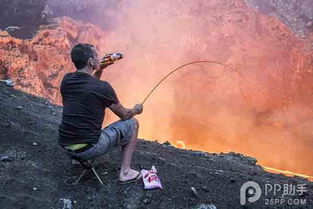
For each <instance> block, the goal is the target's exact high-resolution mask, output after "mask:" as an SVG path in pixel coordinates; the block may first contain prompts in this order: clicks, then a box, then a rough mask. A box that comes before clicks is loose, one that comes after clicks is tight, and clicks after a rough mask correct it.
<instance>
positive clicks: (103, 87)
mask: <svg viewBox="0 0 313 209" xmlns="http://www.w3.org/2000/svg"><path fill="white" fill-rule="evenodd" d="M61 94H62V99H63V115H62V123H61V125H60V126H59V144H60V145H62V146H66V145H70V144H76V143H94V142H97V141H98V139H99V137H100V134H101V128H102V123H103V119H104V114H105V113H104V110H105V108H106V107H109V106H111V104H113V103H117V102H118V99H117V96H116V94H115V91H114V89H113V88H112V86H111V85H110V84H109V83H108V82H106V81H101V80H98V79H96V78H94V77H93V76H91V75H89V74H87V73H82V72H74V73H68V74H66V75H65V76H64V78H63V80H62V84H61Z"/></svg>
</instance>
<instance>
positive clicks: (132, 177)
mask: <svg viewBox="0 0 313 209" xmlns="http://www.w3.org/2000/svg"><path fill="white" fill-rule="evenodd" d="M140 178H141V173H140V172H139V171H136V170H133V169H129V170H128V171H124V172H123V171H121V172H120V177H119V183H120V184H123V183H130V182H133V181H137V180H138V179H140Z"/></svg>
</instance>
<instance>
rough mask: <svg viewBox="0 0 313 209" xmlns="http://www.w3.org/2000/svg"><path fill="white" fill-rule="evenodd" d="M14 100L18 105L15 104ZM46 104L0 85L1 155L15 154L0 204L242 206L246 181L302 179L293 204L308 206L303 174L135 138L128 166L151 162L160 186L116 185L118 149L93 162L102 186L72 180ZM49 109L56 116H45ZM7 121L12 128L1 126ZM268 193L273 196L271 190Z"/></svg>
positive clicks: (312, 198) (312, 193)
mask: <svg viewBox="0 0 313 209" xmlns="http://www.w3.org/2000/svg"><path fill="white" fill-rule="evenodd" d="M18 106H21V107H23V108H22V109H21V110H17V107H18ZM48 106H49V103H48V102H47V100H46V99H42V98H39V97H35V96H32V95H28V94H25V93H22V92H19V91H16V90H14V89H12V88H9V87H7V86H5V85H4V84H0V111H1V114H0V115H1V117H0V143H1V147H0V153H1V154H2V155H3V156H9V158H11V159H14V160H12V161H11V162H0V181H1V184H0V208H1V209H16V208H69V207H73V208H83V209H88V208H90V209H91V208H93V209H94V208H97V209H98V208H99V209H100V208H166V209H167V208H175V209H176V208H212V207H211V206H212V205H214V206H216V208H219V209H220V208H230V206H231V208H241V206H240V204H239V191H240V187H241V186H242V184H243V183H245V182H246V181H248V180H252V181H255V182H258V183H259V184H260V185H264V184H265V183H276V184H294V185H295V184H306V185H307V190H308V191H307V192H306V193H305V196H304V197H305V199H306V206H305V207H303V206H302V205H301V206H294V207H293V208H306V207H307V208H312V207H313V183H312V182H309V181H307V180H304V179H301V178H290V177H285V176H283V175H276V174H271V173H267V172H265V171H264V170H263V169H262V168H261V167H260V166H256V165H255V164H254V163H251V160H249V159H250V158H247V157H245V156H243V155H240V154H235V153H230V154H223V155H218V154H209V153H207V154H206V156H202V155H199V156H198V155H194V152H193V151H188V150H181V149H176V148H174V147H172V146H164V145H162V144H158V143H155V142H148V141H144V140H140V142H139V147H138V150H137V151H136V154H135V156H134V168H136V169H139V168H150V167H151V165H155V166H156V167H157V169H158V173H159V176H160V179H161V181H162V183H163V187H164V189H163V190H152V191H145V190H144V189H143V185H142V182H137V183H134V184H129V185H119V184H117V182H116V179H117V175H118V169H119V161H120V160H119V156H120V149H119V148H116V149H113V150H112V151H111V152H109V153H108V154H107V155H105V156H103V157H101V158H99V159H98V161H97V164H96V168H97V171H98V173H99V174H100V176H101V177H102V179H103V180H104V182H105V185H104V186H101V185H99V183H98V181H97V179H96V178H95V176H93V175H87V176H86V177H84V178H83V180H82V181H81V182H80V183H79V184H78V185H76V186H73V185H72V183H73V182H74V181H75V179H76V178H77V177H78V175H79V174H80V172H81V169H80V168H79V167H78V168H77V167H74V166H72V164H71V161H70V159H69V158H68V156H67V155H66V154H65V153H64V152H63V150H62V149H61V148H60V147H59V146H58V145H57V142H56V136H57V128H58V124H59V123H60V118H61V111H62V109H61V107H58V106H52V105H51V107H50V108H48ZM51 109H52V110H53V112H55V113H56V115H53V114H51ZM8 123H10V126H6V124H8ZM30 123H31V124H32V125H29V124H30ZM34 143H36V145H34ZM160 159H161V160H160ZM191 188H193V189H191ZM267 197H268V198H274V196H273V195H269V196H267ZM291 198H296V196H293V197H291ZM211 204H212V205H211ZM207 206H210V207H207ZM251 206H253V208H264V206H265V205H264V201H263V200H262V199H260V200H259V201H257V202H255V203H251ZM271 208H280V207H278V206H273V207H271Z"/></svg>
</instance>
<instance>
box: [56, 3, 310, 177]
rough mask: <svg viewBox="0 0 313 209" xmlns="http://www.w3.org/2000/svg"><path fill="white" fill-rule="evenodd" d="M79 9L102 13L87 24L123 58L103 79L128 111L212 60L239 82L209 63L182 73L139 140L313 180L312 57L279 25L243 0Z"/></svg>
mask: <svg viewBox="0 0 313 209" xmlns="http://www.w3.org/2000/svg"><path fill="white" fill-rule="evenodd" d="M54 2H59V3H60V2H61V1H56V0H55V1H54ZM62 2H64V1H62ZM68 2H70V1H68ZM80 2H86V3H85V4H87V2H89V3H88V4H89V6H88V5H87V6H85V7H84V8H94V7H95V6H96V7H97V8H100V9H99V10H97V12H95V13H93V14H89V16H88V15H87V17H88V18H87V20H88V21H91V22H94V23H97V24H100V26H102V27H103V28H104V29H105V30H106V34H105V37H104V39H105V44H104V45H101V46H98V47H99V49H100V51H101V52H102V53H103V54H104V53H109V52H115V51H122V52H124V54H125V58H124V59H123V60H122V61H120V62H117V63H116V64H115V65H113V66H111V67H110V68H108V70H107V71H106V72H105V73H104V76H103V79H106V80H108V81H110V82H111V83H112V85H113V86H114V87H115V89H116V91H117V93H118V96H119V98H120V100H121V101H122V103H124V104H125V105H126V106H131V105H133V104H135V103H139V102H141V101H142V100H143V98H144V97H145V96H146V94H147V93H148V92H149V90H150V89H151V88H152V87H153V86H154V85H155V84H156V83H157V82H158V81H159V80H160V79H161V78H162V77H163V76H165V75H166V73H168V72H169V71H170V70H171V69H173V68H175V67H177V66H179V65H181V64H184V63H186V62H188V61H194V60H200V59H210V60H216V61H220V62H224V63H225V64H228V65H231V66H233V67H235V68H236V69H239V70H240V72H241V73H242V74H241V75H240V74H238V73H235V72H231V71H229V70H226V69H224V68H223V67H220V66H214V65H210V64H199V65H194V66H191V67H188V69H185V70H183V71H180V72H178V73H177V74H175V75H174V76H173V77H171V78H170V79H169V80H168V82H167V83H165V84H164V85H163V86H161V87H160V88H159V89H158V90H157V92H156V93H155V94H154V95H153V96H152V98H151V99H149V101H148V102H147V103H146V105H145V109H144V114H143V115H141V116H139V117H138V118H139V119H140V122H141V124H140V125H141V127H140V137H142V138H147V139H157V140H159V141H161V142H162V141H166V140H168V141H171V142H172V143H173V144H176V142H177V141H181V142H183V144H184V146H185V145H186V147H187V148H192V149H199V150H204V151H210V152H228V151H235V152H241V153H245V154H247V155H250V156H254V157H256V158H257V159H258V161H259V163H261V164H263V165H266V166H271V167H276V168H280V169H286V170H292V171H295V172H302V173H306V174H311V175H312V174H313V170H312V166H310V165H311V161H312V159H313V150H312V149H313V141H312V139H313V132H312V127H313V119H312V118H313V111H312V108H311V107H312V104H313V97H312V92H313V87H312V84H311V82H312V73H313V71H312V70H313V68H312V61H313V57H312V55H310V54H309V53H307V52H305V51H304V48H307V46H304V45H303V44H302V42H300V41H299V40H297V38H296V37H295V35H294V34H293V33H292V32H291V31H290V30H289V29H288V27H287V26H285V25H284V24H283V23H281V22H280V21H279V20H278V19H276V18H274V17H268V16H264V15H261V14H259V13H257V12H255V11H254V10H252V9H250V8H248V7H247V6H246V5H245V4H244V3H243V1H240V0H237V1H227V0H210V1H207V0H203V1H187V0H174V1H172V0H171V1H170V0H167V1H158V2H156V1H150V0H121V1H101V2H102V3H101V2H100V1H97V0H95V1H80ZM103 2H104V3H103ZM113 2H115V3H113ZM75 5H79V3H75ZM108 5H110V6H108ZM90 11H92V9H91V10H84V12H82V13H81V14H84V15H85V14H86V12H90ZM101 11H102V12H101ZM85 16H86V15H85ZM80 18H81V16H80ZM311 54H312V53H311ZM110 118H111V121H113V120H115V119H116V118H115V117H113V116H112V115H111V116H110ZM111 121H110V122H111ZM108 123H109V122H108ZM176 145H177V146H182V143H179V144H176Z"/></svg>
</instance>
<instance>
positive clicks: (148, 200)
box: [142, 198, 151, 204]
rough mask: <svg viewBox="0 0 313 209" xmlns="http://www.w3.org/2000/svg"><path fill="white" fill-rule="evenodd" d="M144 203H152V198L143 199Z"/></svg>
mask: <svg viewBox="0 0 313 209" xmlns="http://www.w3.org/2000/svg"><path fill="white" fill-rule="evenodd" d="M142 202H143V203H144V204H149V203H151V200H150V199H147V198H146V199H144V200H143V201H142Z"/></svg>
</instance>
